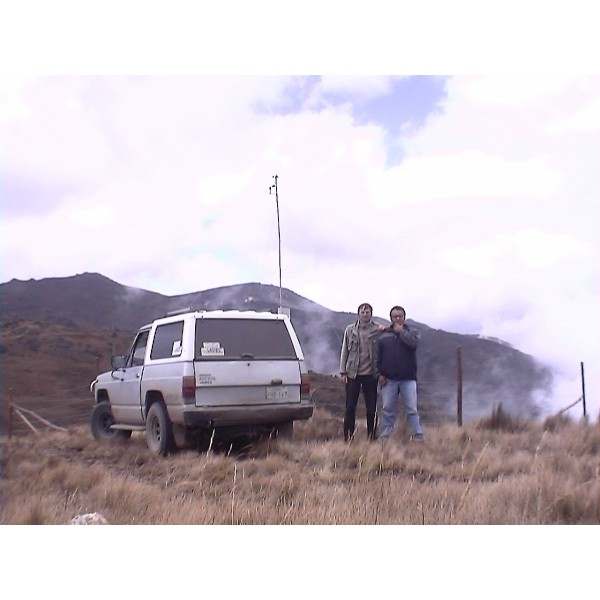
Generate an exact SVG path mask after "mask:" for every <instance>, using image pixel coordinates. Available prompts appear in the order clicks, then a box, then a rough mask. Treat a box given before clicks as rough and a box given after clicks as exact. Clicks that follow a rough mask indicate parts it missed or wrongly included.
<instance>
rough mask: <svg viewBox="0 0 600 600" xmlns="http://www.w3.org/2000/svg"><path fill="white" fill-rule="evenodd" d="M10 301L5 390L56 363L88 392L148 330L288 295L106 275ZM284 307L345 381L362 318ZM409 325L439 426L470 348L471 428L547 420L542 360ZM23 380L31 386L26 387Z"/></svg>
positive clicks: (18, 285)
mask: <svg viewBox="0 0 600 600" xmlns="http://www.w3.org/2000/svg"><path fill="white" fill-rule="evenodd" d="M0 302H1V304H0V306H1V310H2V321H3V323H2V324H3V332H2V343H1V346H0V352H1V353H2V354H1V355H0V356H2V371H3V372H2V376H3V377H2V380H3V382H4V385H6V383H7V382H9V383H10V385H11V387H13V388H14V389H29V388H30V387H31V386H32V385H33V386H34V387H35V385H37V386H39V384H40V379H39V377H38V376H37V375H36V370H35V369H31V368H29V364H30V363H31V361H35V360H37V359H39V358H40V357H41V356H42V355H44V354H51V356H50V355H49V356H48V357H47V358H48V359H51V360H54V361H57V360H58V363H57V364H56V365H55V367H53V368H54V369H55V370H56V369H59V371H60V370H61V369H62V373H60V372H59V375H60V376H62V380H61V381H70V380H72V378H73V376H74V375H75V374H78V375H77V376H78V377H79V378H80V380H77V381H76V382H74V383H73V385H75V386H76V388H77V389H83V388H85V387H86V386H87V385H88V384H89V380H90V379H91V378H92V377H93V370H94V365H93V363H94V361H95V362H96V363H100V366H101V368H102V369H107V368H108V360H109V357H110V354H111V353H112V352H113V351H114V352H121V353H124V352H126V351H127V346H128V344H129V341H130V338H131V336H132V335H133V333H134V332H135V331H136V330H137V329H138V327H140V326H141V325H143V324H145V323H149V322H151V321H152V320H154V319H155V318H157V317H160V316H163V315H165V314H166V313H167V312H169V311H172V310H176V309H181V308H187V307H190V308H193V309H204V310H217V309H221V310H227V309H236V310H277V307H278V305H279V288H278V287H276V286H272V285H263V284H260V283H246V284H238V285H231V286H226V287H220V288H214V289H209V290H204V291H198V292H194V293H190V294H184V295H178V296H163V295H161V294H158V293H155V292H150V291H146V290H141V289H138V288H132V287H128V286H124V285H121V284H119V283H117V282H115V281H112V280H111V279H108V278H107V277H104V276H102V275H100V274H96V273H84V274H81V275H75V276H73V277H65V278H47V279H42V280H33V279H31V280H29V281H19V280H12V281H10V282H8V283H4V284H0ZM282 304H283V305H284V306H285V307H289V308H290V311H291V319H292V322H293V324H294V327H295V328H296V330H297V332H298V337H299V338H300V343H301V345H302V347H303V350H304V353H305V356H306V359H307V363H308V367H309V368H310V369H311V370H312V371H314V372H316V373H319V374H324V375H331V374H337V373H338V369H339V351H340V346H341V341H342V336H343V332H344V328H345V327H346V326H347V325H348V324H349V323H352V322H353V321H354V320H355V319H356V315H355V314H354V313H345V312H334V311H331V310H329V309H327V308H325V307H323V306H321V305H319V304H317V303H315V302H313V301H311V300H309V299H307V298H303V297H302V296H299V295H298V294H296V293H294V292H292V291H290V290H287V289H284V290H282ZM377 320H379V321H380V322H385V323H387V320H385V319H377ZM409 324H412V325H413V326H415V327H417V328H418V329H420V331H421V336H422V337H421V343H420V347H419V350H418V361H419V393H420V403H421V405H422V407H423V410H424V412H426V413H427V414H430V415H436V416H438V417H442V416H453V415H455V413H456V372H457V368H456V364H457V363H456V355H457V350H456V349H457V347H459V346H460V347H461V348H462V360H463V363H462V365H463V367H462V370H463V380H464V387H463V412H464V416H465V418H466V419H468V418H472V417H476V416H480V415H483V414H489V412H490V410H491V408H492V407H493V406H495V405H497V404H498V403H502V406H503V408H504V409H506V410H508V411H509V412H511V413H513V414H515V415H517V416H528V417H531V416H537V415H538V413H539V411H540V408H541V407H540V405H539V400H538V398H539V397H540V396H543V393H544V392H546V391H549V388H550V386H551V383H552V373H551V372H550V370H549V369H548V368H547V367H545V366H544V365H542V364H540V363H539V362H538V361H536V360H535V359H534V358H533V357H532V356H529V355H527V354H524V353H522V352H520V351H519V350H517V349H515V348H512V347H511V346H509V345H508V344H506V343H504V342H502V341H500V340H494V339H484V338H481V337H479V336H474V335H461V334H457V333H450V332H446V331H442V330H438V329H432V328H431V327H428V326H427V325H425V324H423V323H416V322H414V321H411V320H410V319H409ZM74 339H77V340H78V341H77V342H75V341H73V340H74ZM69 340H71V341H69ZM42 341H43V344H42ZM86 344H87V346H86ZM49 348H53V350H52V351H49ZM98 353H100V354H101V356H100V357H98ZM59 356H60V357H61V358H59ZM83 359H85V361H87V362H86V364H85V366H83V365H82V360H83ZM19 361H20V362H19ZM23 363H28V364H23ZM19 365H20V366H19ZM83 372H85V374H86V375H85V376H84V375H83V374H82V373H83ZM20 374H22V375H23V377H27V378H28V379H27V381H19V376H20ZM29 378H31V379H29ZM65 385H66V384H65ZM80 386H81V387H80ZM30 393H34V390H33V389H32V390H30ZM40 393H41V392H40Z"/></svg>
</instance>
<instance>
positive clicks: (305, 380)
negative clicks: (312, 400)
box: [300, 373, 310, 399]
mask: <svg viewBox="0 0 600 600" xmlns="http://www.w3.org/2000/svg"><path fill="white" fill-rule="evenodd" d="M300 397H301V398H303V399H307V398H309V397H310V378H309V376H308V373H301V374H300Z"/></svg>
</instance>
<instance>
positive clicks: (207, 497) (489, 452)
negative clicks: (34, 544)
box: [0, 408, 600, 525]
mask: <svg viewBox="0 0 600 600" xmlns="http://www.w3.org/2000/svg"><path fill="white" fill-rule="evenodd" d="M361 425H362V426H364V422H363V423H362V424H361ZM295 429H296V431H295V439H294V441H293V442H285V441H275V440H270V439H262V440H247V442H248V444H247V445H246V446H244V447H240V446H239V445H236V446H233V445H231V446H222V447H218V448H213V450H212V451H211V452H209V453H202V454H199V453H198V452H195V451H181V452H178V453H176V454H173V455H171V456H168V457H166V458H158V457H155V456H152V455H151V454H150V452H149V451H148V449H147V447H146V444H145V440H144V437H143V435H142V434H139V433H134V434H133V436H132V438H131V440H130V441H129V442H128V443H126V444H123V445H111V444H100V443H98V442H96V441H95V440H94V439H93V438H92V435H91V433H90V431H89V428H88V427H87V426H85V425H77V426H74V427H71V428H70V429H69V431H68V432H55V431H44V432H40V433H38V434H34V433H29V434H19V435H13V436H12V438H11V439H10V440H9V439H7V438H6V436H5V437H4V438H3V441H2V461H3V465H2V480H1V483H2V513H1V516H0V523H2V524H64V523H67V522H68V521H69V520H70V519H72V518H73V517H75V516H76V515H78V514H83V513H89V512H99V513H101V514H102V515H104V517H106V519H108V521H109V522H110V523H112V524H235V525H238V524H239V525H245V524H427V525H429V524H448V525H450V524H598V523H600V465H599V455H600V453H599V450H600V436H599V427H598V425H597V424H596V425H590V424H588V423H586V422H580V423H574V422H572V421H569V420H567V419H563V420H560V421H557V420H554V421H552V422H551V423H549V424H544V423H535V422H527V423H525V422H513V423H512V425H511V421H510V419H509V418H508V417H506V415H502V416H501V418H500V417H499V416H498V414H497V413H496V414H495V416H494V415H493V416H492V418H490V419H488V420H482V421H480V422H477V423H472V424H469V425H467V426H465V427H462V428H459V427H457V426H456V425H454V424H441V425H431V426H430V427H429V428H428V429H427V434H428V437H427V442H426V443H425V444H411V443H410V442H409V441H408V439H409V436H408V432H407V431H406V430H405V429H404V427H403V426H400V428H399V429H398V431H397V432H396V434H395V436H394V437H393V438H392V440H390V441H389V442H387V443H386V444H385V445H382V444H380V443H368V442H367V441H366V431H363V430H362V429H361V430H360V431H359V432H358V434H357V437H356V439H355V441H353V442H352V443H350V444H345V443H344V442H343V441H341V440H340V431H341V421H340V417H339V416H337V415H334V414H333V413H331V412H329V411H328V410H326V409H324V408H321V409H318V410H317V412H316V414H315V416H314V418H313V419H312V420H310V421H307V422H300V423H297V424H296V427H295Z"/></svg>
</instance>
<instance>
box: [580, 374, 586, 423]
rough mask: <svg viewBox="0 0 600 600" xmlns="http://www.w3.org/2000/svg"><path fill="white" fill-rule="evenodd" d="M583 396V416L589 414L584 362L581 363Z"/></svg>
mask: <svg viewBox="0 0 600 600" xmlns="http://www.w3.org/2000/svg"><path fill="white" fill-rule="evenodd" d="M581 398H582V400H583V416H584V417H585V416H586V415H587V412H586V407H585V373H584V370H583V363H581Z"/></svg>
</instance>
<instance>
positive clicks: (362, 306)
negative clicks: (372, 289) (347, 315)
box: [356, 302, 373, 314]
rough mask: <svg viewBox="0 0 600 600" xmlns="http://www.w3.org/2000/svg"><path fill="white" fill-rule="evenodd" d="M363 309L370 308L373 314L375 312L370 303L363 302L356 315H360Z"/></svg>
mask: <svg viewBox="0 0 600 600" xmlns="http://www.w3.org/2000/svg"><path fill="white" fill-rule="evenodd" d="M363 308H368V309H369V310H370V311H371V312H373V307H372V306H371V305H370V304H369V303H368V302H363V303H362V304H361V305H360V306H359V307H358V310H357V311H356V313H357V314H358V313H359V312H360V311H361V310H362V309H363Z"/></svg>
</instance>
